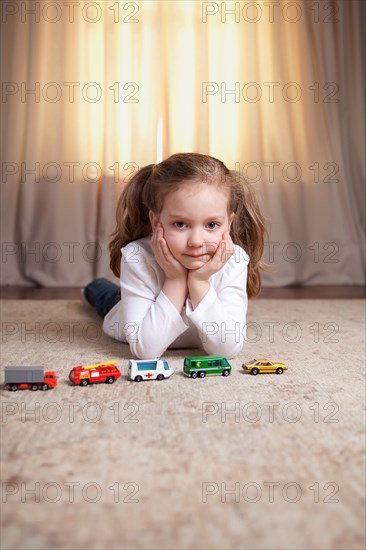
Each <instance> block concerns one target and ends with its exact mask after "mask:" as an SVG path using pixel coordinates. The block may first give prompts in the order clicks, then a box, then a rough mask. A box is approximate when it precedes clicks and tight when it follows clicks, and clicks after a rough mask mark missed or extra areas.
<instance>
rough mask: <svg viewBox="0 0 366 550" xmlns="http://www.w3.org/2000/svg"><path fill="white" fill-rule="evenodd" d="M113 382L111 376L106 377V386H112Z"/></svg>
mask: <svg viewBox="0 0 366 550" xmlns="http://www.w3.org/2000/svg"><path fill="white" fill-rule="evenodd" d="M113 382H114V378H113V376H108V378H107V379H106V383H107V384H113Z"/></svg>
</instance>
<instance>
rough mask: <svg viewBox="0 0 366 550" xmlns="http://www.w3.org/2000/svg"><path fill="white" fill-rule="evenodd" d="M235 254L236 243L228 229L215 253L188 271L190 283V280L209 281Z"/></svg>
mask: <svg viewBox="0 0 366 550" xmlns="http://www.w3.org/2000/svg"><path fill="white" fill-rule="evenodd" d="M233 254H234V243H233V241H232V240H231V237H230V233H229V232H228V231H226V232H225V233H223V235H222V240H221V241H220V243H219V246H218V247H217V249H216V252H215V254H214V255H213V256H212V257H211V258H210V259H209V260H208V262H206V263H205V264H204V265H203V266H202V267H200V268H198V269H192V270H190V271H189V273H188V284H189V282H190V281H208V279H209V277H211V275H213V274H214V273H217V272H218V271H220V269H221V268H222V267H224V265H225V264H226V262H227V261H228V259H229V258H231V256H232V255H233Z"/></svg>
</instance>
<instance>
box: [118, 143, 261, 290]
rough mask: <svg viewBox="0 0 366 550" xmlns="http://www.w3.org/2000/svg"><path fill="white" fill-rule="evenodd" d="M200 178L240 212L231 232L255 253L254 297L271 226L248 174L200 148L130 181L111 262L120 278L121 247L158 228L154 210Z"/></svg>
mask: <svg viewBox="0 0 366 550" xmlns="http://www.w3.org/2000/svg"><path fill="white" fill-rule="evenodd" d="M193 180H196V181H197V180H199V181H204V182H206V183H212V184H216V185H219V186H222V187H223V188H224V189H228V191H229V204H228V208H229V213H231V212H234V213H235V216H234V220H233V223H232V224H231V229H230V236H231V238H232V240H233V242H234V243H235V244H238V245H239V246H241V247H242V248H244V250H245V251H246V252H247V254H248V256H249V259H250V261H249V266H248V282H247V292H248V296H249V298H253V297H255V296H257V295H258V294H259V292H260V289H261V270H262V269H263V263H262V261H261V258H262V254H263V247H264V235H265V225H264V218H263V216H262V214H261V212H260V210H259V207H258V204H257V201H256V198H255V194H254V191H253V189H252V188H251V187H250V185H249V184H248V182H247V181H246V180H245V178H244V177H243V176H242V175H241V174H239V173H238V172H235V171H231V170H229V169H228V168H227V167H226V166H225V164H224V163H223V162H221V161H220V160H218V159H216V158H214V157H210V156H208V155H202V154H199V153H177V154H175V155H172V156H170V157H169V158H167V159H166V160H164V161H163V162H161V163H160V164H149V165H148V166H145V167H144V168H141V169H140V170H139V171H138V172H137V173H136V174H135V175H134V176H133V177H132V178H131V179H130V180H129V181H128V182H127V184H126V186H125V188H124V189H123V191H122V193H121V196H120V198H119V200H118V205H117V212H116V218H117V226H116V229H115V231H114V232H113V233H112V235H111V237H112V240H111V242H110V244H109V249H110V253H111V261H110V267H111V269H112V271H113V273H114V274H115V275H116V276H117V277H120V269H121V248H122V247H124V246H126V245H127V244H128V243H130V242H132V241H135V240H137V239H141V238H143V237H148V236H149V235H151V233H152V229H151V224H150V220H149V211H150V210H152V211H153V212H154V213H155V214H159V213H160V212H161V209H162V207H163V204H164V199H165V197H166V195H167V194H168V193H171V192H172V191H175V190H176V189H177V188H178V187H179V186H180V185H181V184H182V183H183V182H184V181H193Z"/></svg>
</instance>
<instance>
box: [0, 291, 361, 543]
mask: <svg viewBox="0 0 366 550" xmlns="http://www.w3.org/2000/svg"><path fill="white" fill-rule="evenodd" d="M1 307H2V357H1V367H2V373H1V376H2V378H1V382H3V380H4V374H3V368H4V366H6V365H37V366H38V365H43V366H45V367H46V369H47V370H55V371H56V372H57V374H58V379H59V384H58V386H57V387H56V388H55V389H53V390H49V391H47V392H31V391H29V390H23V391H18V392H9V391H6V390H4V389H3V388H2V389H1V400H2V404H1V410H2V419H1V420H2V430H1V453H2V456H1V459H2V468H1V474H2V478H1V490H2V514H1V521H2V543H1V547H2V548H3V549H4V550H5V549H17V550H20V549H31V548H32V549H54V548H70V549H71V548H73V549H84V548H85V549H86V548H88V549H149V550H150V549H211V548H212V549H251V550H252V549H261V550H262V549H263V550H264V549H291V550H294V549H302V550H305V549H306V550H309V549H316V550H318V549H336V550H338V549H339V550H341V549H342V550H346V549H347V550H351V549H363V548H364V547H365V520H364V518H365V500H364V498H365V470H364V466H365V462H364V450H365V431H364V405H365V338H364V322H365V307H364V302H363V301H360V300H340V301H330V300H306V301H304V300H298V301H297V300H287V301H282V300H258V301H253V302H251V303H250V307H249V316H248V341H247V343H246V344H245V347H244V349H243V352H242V353H241V355H240V356H239V357H237V358H236V359H234V360H232V361H231V364H232V366H233V371H232V374H231V375H230V376H229V377H228V378H223V377H210V378H209V377H207V378H206V379H204V380H190V379H188V378H186V377H185V376H184V375H183V374H182V363H183V358H184V356H185V355H189V354H197V350H175V351H169V352H167V353H166V354H165V355H164V357H165V358H166V359H167V360H168V361H169V364H170V365H171V366H172V367H173V368H174V369H175V374H174V375H173V376H172V377H171V378H170V379H169V380H164V381H162V382H158V381H152V382H141V383H136V382H132V381H129V380H128V379H127V376H126V375H127V365H128V358H129V357H130V355H129V351H128V347H127V346H126V345H124V344H120V343H117V342H114V341H112V340H111V339H109V338H108V337H106V336H104V335H103V334H102V332H101V326H100V322H99V320H98V318H97V317H96V316H95V315H94V313H93V312H88V311H86V310H84V309H83V308H82V306H81V304H80V303H78V302H77V301H58V300H57V301H26V300H24V301H12V300H9V301H3V302H2V303H1ZM261 356H262V357H263V356H264V357H268V358H269V359H273V360H279V361H282V362H284V363H286V364H287V365H288V367H289V370H288V371H287V372H285V373H284V374H283V375H281V376H279V375H275V374H267V375H264V374H262V375H258V376H256V377H255V376H251V375H248V374H245V373H244V372H243V370H242V369H241V363H242V362H243V361H247V360H249V359H251V358H253V357H261ZM111 360H116V363H117V365H118V366H119V368H120V370H121V371H122V373H123V376H122V378H121V379H119V380H118V381H117V382H116V383H115V384H113V385H104V384H103V385H93V386H89V387H86V388H82V387H75V386H71V385H70V383H69V381H68V374H69V371H70V370H71V368H72V367H74V366H76V365H80V364H83V365H87V364H90V363H96V362H100V361H111Z"/></svg>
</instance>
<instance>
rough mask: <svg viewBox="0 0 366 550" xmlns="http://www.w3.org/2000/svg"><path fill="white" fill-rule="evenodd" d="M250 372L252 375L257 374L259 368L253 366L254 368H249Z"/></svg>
mask: <svg viewBox="0 0 366 550" xmlns="http://www.w3.org/2000/svg"><path fill="white" fill-rule="evenodd" d="M251 373H252V374H253V376H257V374H258V373H259V370H258V369H257V368H256V367H255V368H254V369H252V370H251Z"/></svg>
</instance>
